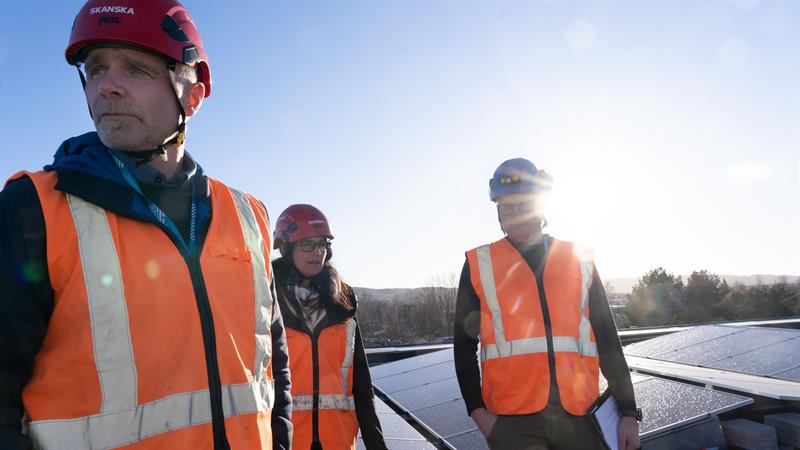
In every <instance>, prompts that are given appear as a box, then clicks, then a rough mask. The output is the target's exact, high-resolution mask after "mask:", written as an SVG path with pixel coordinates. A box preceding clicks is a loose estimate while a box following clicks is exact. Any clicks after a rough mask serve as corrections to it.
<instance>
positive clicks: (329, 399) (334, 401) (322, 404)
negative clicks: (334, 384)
mask: <svg viewBox="0 0 800 450" xmlns="http://www.w3.org/2000/svg"><path fill="white" fill-rule="evenodd" d="M313 409H314V396H313V395H296V396H293V397H292V411H312V410H313ZM319 409H339V410H354V409H356V403H355V400H353V396H352V395H351V396H346V395H338V394H320V396H319Z"/></svg>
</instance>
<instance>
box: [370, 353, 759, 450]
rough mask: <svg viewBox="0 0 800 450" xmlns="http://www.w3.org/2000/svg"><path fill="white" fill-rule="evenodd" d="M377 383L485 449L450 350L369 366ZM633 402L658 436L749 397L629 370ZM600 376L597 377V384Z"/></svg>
mask: <svg viewBox="0 0 800 450" xmlns="http://www.w3.org/2000/svg"><path fill="white" fill-rule="evenodd" d="M370 370H371V373H372V381H373V384H374V385H375V387H376V388H378V389H379V390H380V391H381V392H383V393H385V394H386V395H387V396H388V397H390V398H391V400H392V401H393V402H395V403H396V404H397V405H399V406H400V407H401V408H403V409H404V410H405V411H407V412H408V413H410V415H412V416H413V417H415V418H416V420H418V421H419V422H422V423H424V424H425V426H427V427H428V428H430V429H431V430H432V431H433V432H434V433H436V434H437V435H439V436H440V437H441V438H442V439H444V440H445V441H446V442H447V443H449V444H450V445H451V446H452V447H454V448H456V449H464V450H472V449H486V448H487V446H486V441H485V440H484V438H483V435H482V434H481V433H480V431H479V430H478V429H477V427H476V426H475V423H474V422H473V421H472V419H471V418H470V417H469V416H468V415H467V411H466V409H465V406H464V402H463V400H462V399H461V392H460V390H459V387H458V381H457V380H456V374H455V368H454V365H453V352H452V350H443V351H439V352H435V353H428V354H426V355H421V356H417V357H413V358H408V359H404V360H401V361H397V362H393V363H387V364H383V365H380V366H377V367H373V368H371V369H370ZM631 381H632V382H633V387H634V393H635V396H636V403H637V405H638V406H639V407H640V408H642V410H643V411H644V417H645V419H644V420H643V421H642V423H641V424H640V431H641V433H642V437H643V438H646V437H648V436H652V435H657V434H659V433H661V432H664V431H667V430H669V429H671V428H674V427H678V426H682V425H686V424H688V423H692V422H693V421H696V420H699V419H701V418H707V417H709V415H710V414H711V415H713V414H720V413H722V412H725V411H728V410H731V409H735V408H739V407H741V406H744V405H747V404H749V403H752V401H753V400H752V399H750V398H747V397H742V396H739V395H735V394H728V393H724V392H719V391H712V390H709V389H703V388H699V387H695V386H692V385H688V384H684V383H679V382H675V381H669V380H665V379H661V378H657V377H650V376H642V375H637V374H631ZM604 388H605V380H601V389H604Z"/></svg>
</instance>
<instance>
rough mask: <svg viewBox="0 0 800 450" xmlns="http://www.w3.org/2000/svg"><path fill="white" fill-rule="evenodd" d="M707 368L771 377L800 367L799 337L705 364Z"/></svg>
mask: <svg viewBox="0 0 800 450" xmlns="http://www.w3.org/2000/svg"><path fill="white" fill-rule="evenodd" d="M705 366H707V367H714V368H716V369H725V370H732V371H734V372H742V373H751V374H754V375H773V374H775V373H779V372H783V371H784V370H787V369H791V368H793V367H797V366H800V337H798V338H795V339H789V340H785V341H781V342H778V343H776V344H772V345H768V346H766V347H760V348H758V349H755V350H751V351H748V352H743V353H741V354H738V355H735V356H731V357H729V358H725V359H721V360H718V361H713V362H710V363H706V364H705Z"/></svg>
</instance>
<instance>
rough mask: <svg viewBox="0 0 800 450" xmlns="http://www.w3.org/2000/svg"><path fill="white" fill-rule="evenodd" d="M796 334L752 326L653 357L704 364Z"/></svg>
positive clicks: (783, 339)
mask: <svg viewBox="0 0 800 450" xmlns="http://www.w3.org/2000/svg"><path fill="white" fill-rule="evenodd" d="M796 335H797V333H796V332H794V330H781V329H774V328H756V327H751V328H745V329H744V330H742V331H741V332H740V333H735V334H731V335H727V336H723V337H718V338H716V339H713V340H710V341H704V342H701V343H698V344H696V345H692V346H689V347H685V348H678V349H675V350H672V351H669V352H666V353H661V354H657V355H654V356H652V357H653V358H656V359H661V360H665V361H674V362H680V363H684V364H696V365H704V363H709V362H712V361H719V360H721V359H725V358H730V357H732V356H735V355H738V354H741V353H744V352H748V351H751V350H756V349H760V348H762V347H766V346H769V345H772V344H775V343H778V342H781V341H785V340H788V339H791V338H792V337H794V336H796ZM656 339H658V338H656ZM756 355H757V353H756Z"/></svg>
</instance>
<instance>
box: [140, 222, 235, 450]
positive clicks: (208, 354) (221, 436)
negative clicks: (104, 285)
mask: <svg viewBox="0 0 800 450" xmlns="http://www.w3.org/2000/svg"><path fill="white" fill-rule="evenodd" d="M209 220H210V219H209ZM149 222H150V223H153V224H154V225H156V226H158V227H159V228H161V230H162V231H164V233H165V234H166V235H167V237H169V239H170V240H171V241H172V243H173V244H174V245H175V248H176V249H178V252H180V254H181V256H182V257H183V259H184V261H185V262H186V266H187V268H188V269H189V277H190V278H191V280H192V289H193V290H194V297H195V301H196V302H197V312H198V315H199V317H200V328H201V331H202V333H203V349H204V353H205V360H206V374H207V376H208V394H209V398H210V401H211V430H212V433H213V439H214V450H231V446H230V444H229V443H228V436H227V433H226V431H225V412H224V410H223V407H222V381H221V379H220V375H219V361H218V359H217V338H216V332H215V331H214V317H213V315H212V313H211V303H210V302H209V299H208V291H207V290H206V283H205V280H204V279H203V271H202V269H201V267H200V257H199V255H200V254H201V253H202V250H203V244H205V235H206V233H207V232H208V227H207V226H205V225H207V224H208V221H206V223H205V224H203V226H201V228H202V229H203V232H201V233H198V234H199V236H201V238H200V239H198V242H197V247H196V250H195V251H196V252H197V254H196V255H194V256H193V255H191V254H189V253H187V252H186V251H185V250H184V249H183V246H182V245H181V242H180V241H178V240H177V237H176V236H173V235H172V233H171V232H170V231H169V230H168V229H167V228H166V227H164V226H163V225H162V224H160V223H158V222H157V221H153V220H150V221H149Z"/></svg>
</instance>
